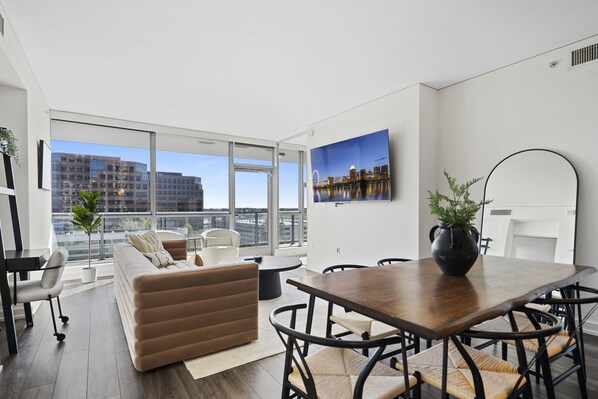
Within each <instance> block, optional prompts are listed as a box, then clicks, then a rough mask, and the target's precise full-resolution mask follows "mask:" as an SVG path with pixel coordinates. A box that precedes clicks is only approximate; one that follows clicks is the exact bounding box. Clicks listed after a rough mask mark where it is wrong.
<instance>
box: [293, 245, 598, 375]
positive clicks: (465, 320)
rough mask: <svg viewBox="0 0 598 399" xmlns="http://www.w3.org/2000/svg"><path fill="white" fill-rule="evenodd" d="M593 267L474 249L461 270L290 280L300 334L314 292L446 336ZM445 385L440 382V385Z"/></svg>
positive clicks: (380, 270)
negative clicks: (299, 309)
mask: <svg viewBox="0 0 598 399" xmlns="http://www.w3.org/2000/svg"><path fill="white" fill-rule="evenodd" d="M595 272H596V268H594V267H591V266H581V265H571V264H561V263H552V262H542V261H536V260H525V259H515V258H507V257H500V256H489V255H480V256H479V257H478V259H477V260H476V262H475V264H474V265H473V267H472V268H471V270H470V271H469V272H468V273H467V274H466V275H465V276H448V275H444V274H443V273H442V272H441V271H440V269H439V268H438V266H437V265H436V263H435V261H434V259H433V258H425V259H419V260H414V261H410V262H404V263H400V264H391V265H385V266H377V267H369V268H361V269H353V270H347V271H344V272H341V273H327V274H314V275H309V276H304V277H298V278H289V279H288V280H287V283H288V284H291V285H293V286H295V287H296V288H298V289H299V290H301V291H303V292H306V293H307V294H309V298H310V299H309V304H308V315H307V325H306V332H307V333H309V332H310V331H311V324H312V319H313V311H314V304H315V299H316V298H321V299H324V300H326V301H329V302H332V303H334V304H336V305H340V306H342V307H345V308H348V309H351V310H353V311H356V312H359V313H361V314H363V315H365V316H369V317H371V318H373V319H376V320H379V321H381V322H384V323H386V324H389V325H391V326H394V327H397V328H399V329H401V330H403V331H408V332H411V333H414V334H416V335H418V336H420V337H422V338H425V339H433V340H444V341H445V343H446V340H447V339H448V338H449V337H451V336H454V335H457V334H459V333H461V332H464V331H466V330H467V329H469V328H470V327H473V326H474V325H476V324H478V323H481V322H483V321H486V320H489V319H492V318H494V317H498V316H502V315H504V314H506V313H507V312H509V311H511V310H513V309H516V308H518V307H521V306H523V305H525V304H527V303H530V302H532V301H533V300H535V299H537V298H539V297H540V296H542V295H544V294H547V293H550V292H552V291H553V290H557V289H559V288H562V287H565V286H568V285H571V284H575V283H578V282H580V281H581V280H582V279H583V278H584V277H586V276H589V275H590V274H592V273H595ZM444 376H445V378H444V380H446V374H444ZM443 385H444V384H443Z"/></svg>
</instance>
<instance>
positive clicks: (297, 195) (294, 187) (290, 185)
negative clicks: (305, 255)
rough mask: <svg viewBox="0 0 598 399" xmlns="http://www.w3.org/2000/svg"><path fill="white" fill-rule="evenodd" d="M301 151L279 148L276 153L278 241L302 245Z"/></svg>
mask: <svg viewBox="0 0 598 399" xmlns="http://www.w3.org/2000/svg"><path fill="white" fill-rule="evenodd" d="M303 154H304V152H303V151H298V150H294V149H281V150H280V151H279V153H278V176H279V184H278V187H279V195H278V207H279V209H278V243H279V246H281V247H285V246H302V245H303V234H304V233H303V227H302V220H303V214H302V208H303V202H304V201H303V198H304V197H303V195H304V188H303V178H302V175H303Z"/></svg>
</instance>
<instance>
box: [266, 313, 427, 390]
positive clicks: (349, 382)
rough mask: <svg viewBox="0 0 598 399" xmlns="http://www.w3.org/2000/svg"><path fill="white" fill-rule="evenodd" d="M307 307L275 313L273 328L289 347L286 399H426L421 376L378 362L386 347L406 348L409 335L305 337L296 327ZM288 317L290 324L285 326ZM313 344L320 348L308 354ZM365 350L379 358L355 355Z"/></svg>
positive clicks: (307, 335) (287, 347) (285, 373)
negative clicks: (355, 338) (402, 345)
mask: <svg viewBox="0 0 598 399" xmlns="http://www.w3.org/2000/svg"><path fill="white" fill-rule="evenodd" d="M306 307H307V305H306V304H297V305H286V306H281V307H278V308H276V309H274V310H273V311H272V312H271V313H270V323H271V324H272V325H273V326H274V328H275V329H276V332H277V334H278V336H279V337H280V339H281V341H282V343H283V344H284V346H285V362H284V370H283V382H282V398H290V397H299V398H313V399H316V398H318V399H337V398H354V399H361V398H368V399H383V398H395V397H398V396H399V395H401V394H405V397H406V398H411V394H412V393H413V397H414V398H416V399H419V398H420V397H421V387H420V379H419V374H418V373H417V372H416V373H413V374H409V373H408V372H407V370H405V371H397V370H396V369H393V368H391V367H389V366H387V365H385V364H382V363H380V362H378V361H379V360H380V358H381V356H382V353H383V352H384V350H385V348H386V347H387V346H389V345H395V344H398V343H400V342H401V341H402V342H403V343H404V341H405V336H404V335H402V334H401V335H400V336H393V337H389V338H381V339H376V340H359V341H350V340H337V339H334V338H326V337H320V336H315V335H311V334H307V333H303V332H300V331H298V329H297V326H296V324H297V318H298V317H297V311H298V310H302V309H305V308H306ZM283 318H284V319H285V320H287V319H289V320H290V321H289V322H288V323H286V324H284V323H282V322H281V321H280V320H281V319H283ZM309 344H314V345H319V346H321V348H320V349H318V350H317V351H315V352H312V353H310V354H308V355H305V354H304V353H303V350H302V346H303V345H309ZM363 348H368V349H375V351H374V354H373V355H372V356H371V357H369V358H368V357H367V356H364V355H362V354H360V353H358V352H356V350H359V349H363ZM405 357H406V356H405ZM291 391H292V392H293V394H291Z"/></svg>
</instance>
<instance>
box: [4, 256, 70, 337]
mask: <svg viewBox="0 0 598 399" xmlns="http://www.w3.org/2000/svg"><path fill="white" fill-rule="evenodd" d="M68 257H69V252H68V251H67V250H66V249H65V248H58V249H57V250H56V251H54V253H52V255H51V256H50V259H48V263H46V265H45V267H43V268H42V269H40V270H41V271H43V274H42V278H41V279H39V280H24V281H16V275H15V276H14V278H15V282H14V286H11V287H10V289H11V297H12V298H13V302H14V303H15V304H16V303H27V302H36V301H48V302H50V310H51V312H52V324H53V325H54V336H55V337H56V339H57V340H58V341H62V340H64V338H65V337H66V336H65V335H64V334H63V333H59V332H58V331H57V329H56V320H55V316H54V306H52V298H56V301H57V302H58V312H59V315H60V320H61V321H62V322H63V323H64V324H66V323H67V322H68V321H69V318H68V317H67V316H64V315H63V314H62V308H61V306H60V298H59V297H58V296H59V295H60V293H61V292H62V289H63V288H64V283H63V282H62V281H61V280H60V278H61V277H62V273H63V272H64V267H65V266H66V261H67V259H68ZM35 270H37V269H35ZM30 271H34V270H30Z"/></svg>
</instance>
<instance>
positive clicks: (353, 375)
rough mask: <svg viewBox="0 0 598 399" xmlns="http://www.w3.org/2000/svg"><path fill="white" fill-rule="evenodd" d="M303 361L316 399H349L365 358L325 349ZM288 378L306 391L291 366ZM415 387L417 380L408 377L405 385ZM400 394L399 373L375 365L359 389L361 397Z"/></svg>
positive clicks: (402, 387) (402, 386)
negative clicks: (361, 392) (312, 383)
mask: <svg viewBox="0 0 598 399" xmlns="http://www.w3.org/2000/svg"><path fill="white" fill-rule="evenodd" d="M305 360H306V361H307V364H308V367H309V369H310V370H311V373H312V375H313V378H314V382H315V384H316V386H317V387H318V399H342V398H347V399H349V398H352V397H353V391H354V389H355V383H356V382H357V378H359V373H360V372H361V371H362V370H363V368H364V366H365V364H366V363H367V360H368V359H367V358H366V357H365V356H363V355H361V354H359V353H357V352H355V351H353V350H351V349H346V348H330V347H327V348H323V349H320V350H318V351H317V352H315V353H312V354H310V355H308V356H307V357H306V358H305ZM288 378H289V382H290V383H291V384H293V385H295V386H296V387H298V388H299V389H301V390H302V391H303V392H306V389H305V386H304V384H303V380H302V378H301V374H300V373H299V370H298V368H297V367H293V371H292V372H291V374H289V377H288ZM416 384H417V379H416V378H415V377H413V376H409V385H410V386H415V385H416ZM403 392H405V384H404V381H403V374H402V373H401V372H399V371H397V370H395V369H392V368H390V367H388V366H386V365H384V364H382V363H376V365H375V366H374V369H373V370H372V372H371V373H370V375H369V376H368V378H367V380H366V381H365V385H364V386H363V397H364V398H372V399H386V398H388V399H391V398H395V397H397V396H399V395H400V394H401V393H403Z"/></svg>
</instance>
